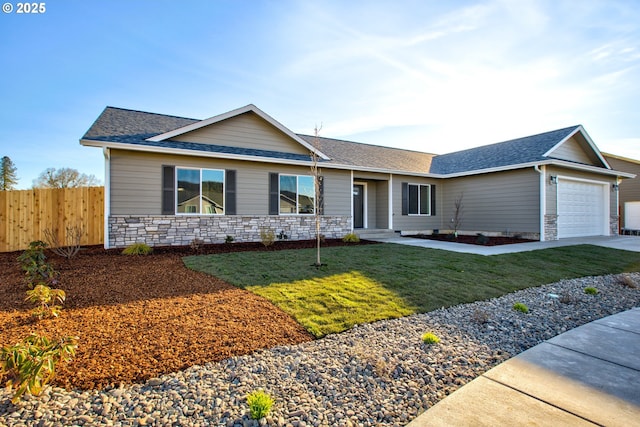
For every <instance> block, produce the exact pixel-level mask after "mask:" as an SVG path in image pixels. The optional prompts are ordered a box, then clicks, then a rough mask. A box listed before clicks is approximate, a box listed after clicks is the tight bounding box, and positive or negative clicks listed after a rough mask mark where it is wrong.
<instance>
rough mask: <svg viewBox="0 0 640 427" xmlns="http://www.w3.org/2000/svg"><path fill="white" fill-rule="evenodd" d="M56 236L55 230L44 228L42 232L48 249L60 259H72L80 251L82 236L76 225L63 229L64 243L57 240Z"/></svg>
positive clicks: (82, 232)
mask: <svg viewBox="0 0 640 427" xmlns="http://www.w3.org/2000/svg"><path fill="white" fill-rule="evenodd" d="M58 234H59V233H58V230H57V229H51V228H46V229H45V230H44V236H45V239H46V240H47V243H48V244H49V249H51V250H52V251H53V253H55V254H57V255H60V256H61V257H65V258H67V259H71V258H73V257H74V256H75V255H76V254H77V253H78V251H80V247H81V246H80V242H81V241H82V236H84V230H83V228H82V227H81V226H78V225H68V226H67V227H65V233H64V241H62V242H61V241H60V239H59V238H58Z"/></svg>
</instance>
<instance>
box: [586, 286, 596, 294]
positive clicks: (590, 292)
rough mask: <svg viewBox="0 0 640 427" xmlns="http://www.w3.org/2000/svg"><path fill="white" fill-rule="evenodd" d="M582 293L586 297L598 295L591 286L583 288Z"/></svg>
mask: <svg viewBox="0 0 640 427" xmlns="http://www.w3.org/2000/svg"><path fill="white" fill-rule="evenodd" d="M584 293H585V294H587V295H598V290H597V289H596V288H594V287H592V286H587V287H586V288H584Z"/></svg>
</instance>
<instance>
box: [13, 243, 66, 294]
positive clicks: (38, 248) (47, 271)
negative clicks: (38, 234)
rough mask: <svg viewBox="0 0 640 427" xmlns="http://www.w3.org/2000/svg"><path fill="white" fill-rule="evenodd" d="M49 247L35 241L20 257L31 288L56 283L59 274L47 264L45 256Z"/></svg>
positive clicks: (21, 265) (19, 259)
mask: <svg viewBox="0 0 640 427" xmlns="http://www.w3.org/2000/svg"><path fill="white" fill-rule="evenodd" d="M47 246H48V245H47V243H45V242H43V241H41V240H36V241H33V242H31V243H29V248H28V249H26V250H25V251H24V252H23V253H22V254H20V256H18V262H19V263H20V268H22V270H23V271H24V272H25V276H26V280H27V284H28V285H29V288H33V287H34V286H35V285H36V284H39V283H47V284H50V283H55V282H56V277H57V272H56V271H55V270H54V268H53V266H52V265H51V264H50V263H48V262H47V256H46V255H45V254H44V250H45V249H46V248H47Z"/></svg>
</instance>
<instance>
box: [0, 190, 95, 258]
mask: <svg viewBox="0 0 640 427" xmlns="http://www.w3.org/2000/svg"><path fill="white" fill-rule="evenodd" d="M68 227H79V228H80V229H81V230H82V238H81V240H80V244H81V245H83V246H84V245H99V244H102V243H103V242H104V187H80V188H42V189H40V188H39V189H32V190H17V191H13V190H12V191H0V252H11V251H19V250H23V249H26V248H27V247H28V246H29V243H30V242H32V241H34V240H42V241H45V242H46V241H47V238H46V235H45V230H50V231H53V232H56V234H57V239H58V241H59V242H61V243H64V242H65V241H66V235H65V233H66V231H67V228H68Z"/></svg>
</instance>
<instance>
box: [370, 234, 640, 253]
mask: <svg viewBox="0 0 640 427" xmlns="http://www.w3.org/2000/svg"><path fill="white" fill-rule="evenodd" d="M372 240H375V241H377V242H384V243H398V244H401V245H409V246H418V247H422V248H431V249H442V250H445V251H452V252H463V253H468V254H476V255H500V254H509V253H515V252H526V251H535V250H538V249H547V248H556V247H559V246H572V245H596V246H604V247H607V248H613V249H622V250H625V251H634V252H640V236H596V237H579V238H572V239H560V240H551V241H548V242H529V243H516V244H513V245H500V246H480V245H468V244H464V243H453V242H440V241H438V240H428V239H417V238H413V237H400V236H398V237H391V238H382V239H372Z"/></svg>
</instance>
